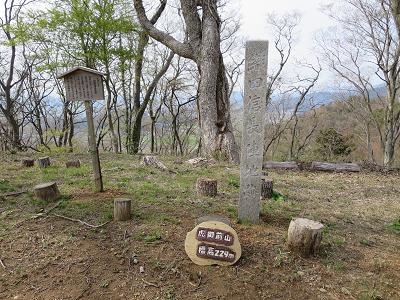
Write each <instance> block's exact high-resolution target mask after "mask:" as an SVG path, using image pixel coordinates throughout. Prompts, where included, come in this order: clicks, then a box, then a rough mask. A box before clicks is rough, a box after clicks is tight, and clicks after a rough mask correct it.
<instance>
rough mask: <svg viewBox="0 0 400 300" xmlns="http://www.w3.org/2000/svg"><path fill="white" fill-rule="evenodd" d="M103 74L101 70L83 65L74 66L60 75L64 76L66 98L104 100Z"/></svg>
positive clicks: (68, 99)
mask: <svg viewBox="0 0 400 300" xmlns="http://www.w3.org/2000/svg"><path fill="white" fill-rule="evenodd" d="M103 75H104V73H102V72H99V71H97V70H92V69H89V68H84V67H75V68H73V69H71V70H69V71H68V72H66V73H64V74H62V75H60V76H59V78H64V86H65V98H66V100H67V101H92V100H104V99H105V97H104V88H103V79H102V76H103Z"/></svg>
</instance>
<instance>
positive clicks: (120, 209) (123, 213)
mask: <svg viewBox="0 0 400 300" xmlns="http://www.w3.org/2000/svg"><path fill="white" fill-rule="evenodd" d="M131 202H132V201H131V199H125V198H118V199H114V220H115V221H127V220H130V218H131Z"/></svg>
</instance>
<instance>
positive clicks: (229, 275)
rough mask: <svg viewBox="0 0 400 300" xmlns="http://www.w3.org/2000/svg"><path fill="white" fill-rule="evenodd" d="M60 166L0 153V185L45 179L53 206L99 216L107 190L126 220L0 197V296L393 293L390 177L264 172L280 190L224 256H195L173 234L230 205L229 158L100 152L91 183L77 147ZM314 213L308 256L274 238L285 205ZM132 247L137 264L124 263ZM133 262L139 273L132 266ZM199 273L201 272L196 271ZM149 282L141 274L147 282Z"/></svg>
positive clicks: (233, 197)
mask: <svg viewBox="0 0 400 300" xmlns="http://www.w3.org/2000/svg"><path fill="white" fill-rule="evenodd" d="M73 157H74V158H76V157H78V158H80V159H81V160H82V162H83V167H82V168H81V169H77V170H75V169H65V168H64V166H63V163H64V161H66V160H68V159H69V158H70V157H69V156H68V155H63V156H62V155H54V156H53V157H52V159H53V161H54V166H53V167H51V168H50V169H47V170H44V171H43V170H39V169H38V168H37V167H34V168H31V169H24V168H22V167H20V164H19V158H20V157H19V156H17V155H15V156H7V158H6V160H3V162H2V163H1V164H0V174H1V175H0V194H3V193H6V192H9V191H12V190H20V189H25V188H27V189H31V187H32V186H33V185H34V184H36V183H39V182H42V181H49V180H57V182H58V183H59V185H60V190H61V192H62V193H63V195H64V200H65V201H64V202H63V203H62V205H60V206H59V207H58V208H57V209H56V210H55V212H57V213H59V214H64V215H66V216H69V217H73V218H79V219H82V220H84V221H86V222H89V223H93V224H100V223H102V222H105V221H107V220H110V219H111V218H112V200H113V198H114V197H117V196H128V197H131V198H132V199H133V220H132V221H131V222H126V223H114V222H112V223H110V224H108V225H107V226H105V227H103V228H100V229H88V228H86V227H83V226H81V225H79V224H76V223H72V222H69V221H66V220H62V219H59V218H54V217H48V218H40V219H36V220H32V219H31V216H32V215H34V214H35V213H37V212H39V211H40V210H41V209H44V208H46V207H50V206H51V205H53V204H50V205H47V204H46V203H42V202H40V201H37V200H36V199H34V197H33V195H32V194H30V193H28V194H22V195H19V196H17V197H3V198H0V259H1V260H2V261H3V263H4V265H5V267H6V269H4V268H3V267H1V266H0V299H13V298H14V297H17V298H15V299H400V293H399V288H398V283H399V282H400V274H399V272H398V270H399V269H400V255H399V253H400V234H399V232H398V231H397V230H396V229H395V227H393V226H391V225H392V224H394V223H395V222H397V221H398V220H399V217H400V205H399V202H400V196H399V195H400V193H399V191H400V178H399V177H398V176H397V175H394V174H391V175H383V174H378V173H360V174H328V173H311V172H271V173H270V176H271V177H272V178H273V179H274V182H275V190H276V191H278V192H279V193H281V194H282V195H284V197H285V199H286V200H285V201H273V200H269V201H265V202H264V203H263V210H262V215H261V219H262V222H261V223H260V224H259V225H256V226H250V225H247V224H234V228H235V229H236V230H237V231H238V234H239V237H240V241H241V243H242V247H243V256H242V258H241V260H240V261H239V262H238V263H237V265H236V266H233V267H229V268H222V267H198V266H195V265H193V264H192V263H191V261H190V260H189V259H188V258H187V257H186V255H185V253H184V249H183V240H184V238H185V235H186V232H188V231H190V230H191V229H192V228H193V225H194V219H195V218H196V217H198V216H200V215H203V214H208V213H217V214H223V215H228V216H229V217H231V218H232V219H233V220H235V217H236V202H237V198H238V191H239V187H238V185H239V178H238V174H239V171H238V168H237V167H234V166H229V165H216V166H210V167H201V168H195V167H192V166H189V165H186V164H175V163H174V159H173V158H163V160H164V161H165V162H166V164H167V165H168V167H169V168H170V169H171V170H173V171H174V172H173V173H169V172H162V171H159V170H156V169H152V168H147V169H146V168H143V167H141V166H140V163H139V158H138V157H132V156H126V155H112V154H105V155H102V163H103V171H104V172H103V174H104V179H105V186H106V189H107V191H106V193H103V194H100V195H99V194H95V193H93V192H92V183H91V172H90V163H89V158H88V157H87V155H84V154H82V155H73ZM198 177H210V178H215V179H217V180H218V185H219V186H218V188H219V194H218V196H217V197H216V198H215V199H211V198H199V197H197V195H196V192H195V182H196V179H197V178H198ZM297 216H302V217H308V218H312V219H315V220H319V221H321V222H323V223H324V224H325V225H326V229H325V232H324V241H323V245H322V249H321V252H320V254H319V255H318V256H316V257H312V258H309V259H303V258H299V257H296V256H294V255H292V254H291V253H289V252H288V251H287V249H286V246H285V239H286V230H287V227H288V224H289V222H290V219H291V218H292V217H297ZM133 258H136V259H137V260H138V264H134V263H133ZM140 266H144V267H145V273H144V274H140V273H139V267H140ZM200 278H201V280H200ZM149 283H150V284H149Z"/></svg>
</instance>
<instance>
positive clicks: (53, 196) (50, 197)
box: [34, 182, 61, 201]
mask: <svg viewBox="0 0 400 300" xmlns="http://www.w3.org/2000/svg"><path fill="white" fill-rule="evenodd" d="M34 192H35V196H36V198H38V199H40V200H43V201H54V200H57V199H58V198H60V196H61V194H60V191H59V190H58V187H57V183H55V182H48V183H42V184H39V185H36V186H35V187H34Z"/></svg>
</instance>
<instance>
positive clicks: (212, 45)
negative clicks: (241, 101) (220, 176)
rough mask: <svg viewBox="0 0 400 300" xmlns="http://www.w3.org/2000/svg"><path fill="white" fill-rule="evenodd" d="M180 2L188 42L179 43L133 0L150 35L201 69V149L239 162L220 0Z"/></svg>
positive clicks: (139, 1)
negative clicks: (232, 121) (230, 99)
mask: <svg viewBox="0 0 400 300" xmlns="http://www.w3.org/2000/svg"><path fill="white" fill-rule="evenodd" d="M165 2H166V1H165V0H163V1H162V3H165ZM180 3H181V9H182V14H183V18H184V20H185V23H186V34H187V39H186V41H185V42H179V41H178V40H176V39H175V38H174V37H172V36H171V35H169V34H167V33H165V32H162V31H160V30H158V29H157V28H156V27H155V26H154V24H152V23H151V22H150V20H148V18H147V16H146V13H145V10H144V8H143V3H142V0H134V5H135V9H136V12H137V15H138V18H139V21H140V23H141V25H142V26H143V27H144V28H145V30H146V31H147V32H148V34H149V35H150V36H151V37H153V38H154V39H156V40H158V41H159V42H161V43H163V44H164V45H166V46H167V47H169V48H170V49H171V50H172V51H174V52H175V53H176V54H178V55H180V56H182V57H185V58H188V59H191V60H193V61H194V62H196V64H197V67H198V70H199V72H200V84H199V106H200V116H199V118H200V120H201V121H200V127H201V135H202V137H201V138H202V149H203V150H204V152H205V154H206V155H208V156H217V157H223V158H227V159H229V160H230V161H231V162H234V163H238V162H239V151H238V147H237V145H236V142H235V138H234V135H233V128H232V123H231V117H230V101H229V97H228V93H229V85H228V80H227V78H226V74H225V66H224V62H223V59H222V54H221V49H220V43H221V37H220V29H221V20H220V18H219V15H218V9H217V1H216V0H210V1H190V0H181V1H180ZM199 7H200V8H201V14H200V13H199V11H200V10H198V8H199Z"/></svg>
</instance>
